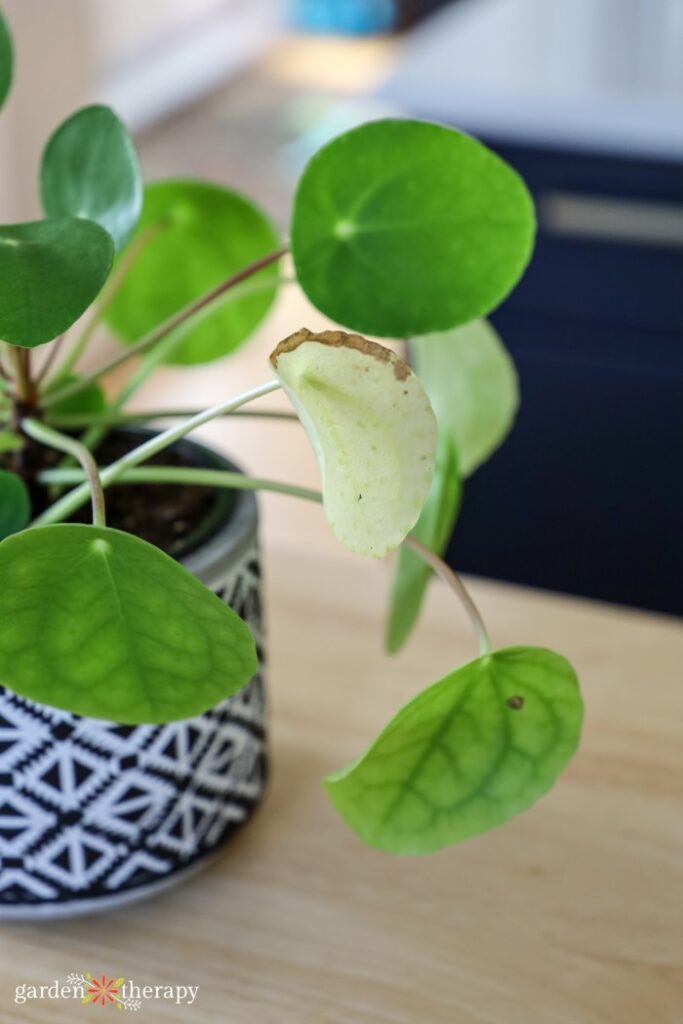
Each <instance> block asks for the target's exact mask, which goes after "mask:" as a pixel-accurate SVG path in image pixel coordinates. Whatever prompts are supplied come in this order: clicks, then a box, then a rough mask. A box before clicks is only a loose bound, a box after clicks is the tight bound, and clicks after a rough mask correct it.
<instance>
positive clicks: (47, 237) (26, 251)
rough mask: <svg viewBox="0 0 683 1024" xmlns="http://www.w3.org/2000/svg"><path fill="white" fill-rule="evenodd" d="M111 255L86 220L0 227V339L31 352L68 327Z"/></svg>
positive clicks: (106, 241) (107, 242)
mask: <svg viewBox="0 0 683 1024" xmlns="http://www.w3.org/2000/svg"><path fill="white" fill-rule="evenodd" d="M113 255H114V243H113V242H112V240H111V238H110V236H109V235H108V234H107V232H106V231H105V230H104V229H103V228H101V227H100V226H99V224H94V223H93V222H92V221H89V220H78V219H75V218H72V219H67V220H40V221H32V222H31V223H28V224H8V225H2V226H0V281H1V282H2V288H0V339H2V340H3V341H8V342H10V344H12V345H19V346H21V347H22V348H35V346H37V345H43V344H44V343H45V342H47V341H51V340H52V339H53V338H55V337H57V335H58V334H61V333H62V331H65V330H66V329H67V327H71V325H72V324H73V323H75V322H76V320H78V318H79V316H81V314H82V313H84V312H85V310H86V309H87V308H88V306H89V305H90V303H91V302H92V301H93V299H94V298H95V297H96V296H97V294H98V292H99V291H100V289H101V287H102V285H103V284H104V282H105V280H106V278H107V275H108V273H109V270H110V268H111V263H112V259H113Z"/></svg>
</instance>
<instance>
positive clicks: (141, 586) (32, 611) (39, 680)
mask: <svg viewBox="0 0 683 1024" xmlns="http://www.w3.org/2000/svg"><path fill="white" fill-rule="evenodd" d="M0 578H1V579H2V587H0V684H1V685H3V686H6V687H8V688H9V689H10V690H13V691H14V692H15V693H18V694H20V695H21V696H23V697H29V698H31V699H32V700H35V701H39V702H42V703H45V704H50V705H52V706H54V707H58V708H63V709H65V710H67V711H72V712H75V713H76V714H79V715H89V716H91V717H93V718H103V719H106V720H112V721H117V722H123V723H130V724H134V723H139V722H150V723H151V722H168V721H173V720H175V719H181V718H188V717H191V716H193V715H198V714H200V713H202V712H204V711H206V710H207V709H208V708H210V707H212V706H213V705H215V704H216V703H218V701H220V700H222V699H223V698H225V697H228V696H230V695H231V694H233V693H235V692H236V691H237V690H239V689H240V687H242V686H244V685H245V684H246V683H248V682H249V680H250V679H251V677H252V676H253V675H254V672H255V671H256V668H257V662H256V655H255V649H254V640H253V637H252V635H251V633H250V631H249V629H248V627H247V626H246V624H245V623H244V622H243V621H242V619H240V618H239V616H238V615H236V614H235V612H234V611H232V609H230V608H229V607H228V606H227V605H225V604H224V603H223V602H222V601H221V600H220V599H219V598H217V597H216V596H215V594H213V593H211V591H210V590H207V588H206V587H204V586H203V585H202V584H201V583H199V581H198V580H197V579H195V577H194V576H192V575H191V574H190V573H189V572H187V570H186V569H184V568H183V567H182V566H181V565H180V564H179V563H177V562H174V561H173V559H172V558H169V557H168V555H165V554H163V553H162V552H161V551H159V550H158V549H157V548H155V547H153V546H152V545H151V544H147V543H146V542H145V541H142V540H140V539H139V538H137V537H133V536H131V535H130V534H127V533H121V532H120V531H118V530H112V529H106V528H101V527H95V526H77V525H59V526H44V527H40V528H38V529H33V530H27V531H26V532H25V533H21V534H17V535H15V536H13V537H9V538H8V539H7V540H5V541H3V542H2V544H0Z"/></svg>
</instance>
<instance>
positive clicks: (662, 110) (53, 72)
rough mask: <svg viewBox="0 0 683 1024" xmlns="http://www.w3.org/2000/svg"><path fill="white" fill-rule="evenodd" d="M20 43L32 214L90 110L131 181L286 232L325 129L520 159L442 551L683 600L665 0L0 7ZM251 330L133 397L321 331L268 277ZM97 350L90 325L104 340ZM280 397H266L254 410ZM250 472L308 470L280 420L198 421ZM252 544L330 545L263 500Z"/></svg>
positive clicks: (667, 604) (679, 215) (681, 304)
mask: <svg viewBox="0 0 683 1024" xmlns="http://www.w3.org/2000/svg"><path fill="white" fill-rule="evenodd" d="M3 7H4V9H5V11H6V14H7V16H8V19H9V20H10V23H11V24H12V27H13V31H14V35H15V40H16V49H17V74H16V83H15V88H14V91H13V95H12V98H11V100H10V102H9V103H8V105H7V108H6V110H5V112H4V113H3V118H2V119H1V120H0V219H2V220H5V221H7V220H21V219H29V218H31V217H32V216H33V215H34V214H37V212H38V206H37V200H36V194H35V168H36V166H37V163H38V159H39V153H40V150H41V147H42V145H43V143H44V140H45V138H46V136H47V134H48V133H49V132H50V131H51V130H52V129H53V128H54V127H55V126H56V124H57V123H58V122H59V121H60V120H61V119H62V118H63V117H64V116H66V115H67V114H68V113H70V112H71V111H72V110H73V109H74V108H76V107H77V106H79V105H81V104H83V103H86V102H91V101H93V100H97V101H102V102H106V103H110V104H111V105H112V106H113V107H114V108H115V109H116V110H117V112H118V113H119V114H120V116H122V117H123V118H124V120H126V122H127V123H128V124H129V126H130V127H131V128H132V129H133V130H134V132H135V134H136V138H137V141H138V144H139V148H140V152H141V157H142V161H143V166H144V168H145V171H146V176H147V178H148V179H153V178H160V177H192V176H199V177H204V178H208V179H210V180H214V181H217V182H221V183H225V184H229V185H231V186H233V187H235V188H237V189H241V190H243V191H245V192H247V193H248V194H249V195H251V196H252V197H253V198H254V199H256V200H257V201H259V202H260V203H261V204H262V205H263V206H264V207H265V209H266V210H267V211H269V212H270V214H271V216H272V217H273V218H274V219H275V220H276V221H277V222H278V223H279V224H280V225H281V227H282V228H283V230H285V231H286V228H287V219H288V211H289V204H290V200H291V195H292V191H293V188H294V186H295V183H296V179H297V176H298V174H299V172H300V170H301V168H302V167H303V165H304V163H305V161H306V160H307V158H308V157H309V156H310V154H311V153H312V152H313V151H314V150H315V149H316V148H317V147H318V146H319V145H320V144H321V143H322V142H324V141H325V140H326V139H327V138H329V137H331V136H333V135H335V134H337V133H339V132H340V131H343V130H344V129H346V128H348V127H350V126H352V125H353V124H356V123H358V122H360V121H364V120H367V119H369V118H373V117H378V116H385V115H386V114H393V115H399V116H400V115H412V116H419V117H424V118H429V119H434V120H438V121H441V122H444V123H446V124H449V125H453V126H455V127H459V128H462V129H464V130H466V131H468V132H471V133H473V134H475V135H477V136H478V137H480V138H481V139H482V140H483V141H485V142H486V143H487V144H488V145H490V146H491V147H492V148H493V149H495V150H496V151H498V152H499V153H501V154H502V155H503V156H504V157H505V158H506V159H507V160H508V161H509V162H510V163H512V164H513V165H514V166H515V167H516V168H517V169H518V170H519V171H520V172H521V173H522V174H523V175H524V177H525V178H526V180H527V182H528V184H529V186H530V188H531V190H532V191H533V193H534V196H535V199H536V202H537V207H538V216H539V239H538V245H537V250H536V256H535V259H534V262H533V264H532V266H531V269H530V270H529V272H528V274H527V276H526V277H525V279H524V281H523V282H522V284H521V285H520V286H519V287H518V289H517V290H516V291H515V293H514V294H513V296H512V297H511V298H510V299H509V300H508V301H506V302H505V303H504V305H503V306H502V307H501V308H500V309H499V310H498V311H497V312H496V313H495V314H494V316H493V318H492V319H493V322H494V323H495V325H496V326H497V328H498V329H499V331H500V333H501V335H502V337H503V339H504V341H505V343H506V344H507V346H508V347H509V349H510V351H511V352H512V355H513V357H514V359H515V361H516V363H517V366H518V370H519V374H520V381H521V392H522V405H521V410H520V414H519V417H518V421H517V424H516V426H515V429H514V430H513V433H512V435H511V436H510V438H509V439H508V441H507V442H506V444H505V445H504V446H503V448H501V450H500V451H499V452H498V453H496V454H495V455H494V457H493V458H492V459H491V461H490V462H489V463H488V464H486V465H485V466H483V467H482V468H481V469H480V470H479V471H478V472H477V473H476V474H475V476H474V477H473V478H472V479H471V481H468V485H467V488H466V495H465V503H464V510H463V512H462V515H461V519H460V522H459V524H458V526H457V529H456V532H455V535H454V537H453V540H452V543H451V549H450V557H451V559H452V561H453V563H454V564H456V565H457V566H458V568H460V569H463V570H465V571H468V572H472V573H477V574H481V575H485V576H492V577H495V578H498V579H503V580H509V581H512V582H521V583H527V584H531V585H534V586H540V587H545V588H550V589H554V590H560V591H564V592H568V593H575V594H581V595H585V596H588V597H593V598H597V599H602V600H609V601H617V602H621V603H624V604H630V605H636V606H640V607H643V608H650V609H657V610H661V611H666V612H679V613H680V612H681V611H683V604H682V601H683V598H682V592H683V591H682V588H681V578H683V543H682V538H681V521H682V518H683V517H682V515H681V513H682V510H683V491H682V487H683V484H682V481H683V0H453V2H443V0H442V2H439V0H290V2H288V3H285V2H278V0H145V2H144V3H141V2H140V0H60V2H59V3H54V2H53V0H4V2H3ZM285 291H286V294H283V297H282V299H281V300H280V302H279V303H278V306H277V308H276V309H275V311H274V313H273V314H272V316H271V317H270V319H269V321H268V322H267V323H266V325H265V326H264V327H263V328H262V329H261V330H260V331H259V334H258V337H257V338H256V339H255V341H254V343H253V344H250V345H248V346H246V347H245V348H243V349H242V350H241V351H240V352H239V353H237V354H236V355H235V356H234V357H232V358H231V359H229V360H227V361H225V362H223V363H219V364H216V365H214V366H212V367H209V368H203V369H193V370H190V371H187V370H183V371H182V373H180V372H179V371H178V370H172V369H167V370H163V371H162V372H161V373H160V375H159V376H158V378H157V379H156V380H155V381H154V382H153V383H150V384H149V385H148V387H147V388H146V390H144V391H143V392H142V393H141V394H140V395H139V396H138V398H137V399H136V400H137V402H138V406H139V407H140V408H151V407H155V408H158V407H159V406H160V405H162V404H163V403H167V405H164V407H169V406H171V405H181V406H187V405H191V406H197V407H198V406H201V405H202V404H204V403H208V402H210V401H213V400H217V399H218V397H219V396H221V395H224V394H225V392H226V388H227V387H230V389H231V390H232V389H233V387H239V386H241V385H242V384H247V385H250V384H255V383H258V382H260V381H261V380H263V379H264V376H265V374H266V373H267V367H266V357H267V354H268V352H269V351H270V349H271V348H272V347H273V346H274V344H275V343H276V342H277V341H278V340H279V339H280V338H281V337H283V336H284V335H286V334H289V333H291V332H292V331H293V330H295V329H297V328H298V327H300V326H302V325H303V324H305V325H306V326H308V327H310V328H311V329H314V330H315V329H320V328H322V327H324V326H325V322H324V318H323V317H322V316H321V314H319V313H317V312H316V311H314V310H312V309H311V308H310V307H309V306H308V305H307V304H306V302H305V300H304V299H303V297H302V296H301V295H300V294H299V293H298V292H296V290H295V289H286V290H285ZM102 344H103V345H108V344H112V342H111V340H107V339H106V338H103V339H102ZM276 404H277V403H276V402H273V405H274V406H275V405H276ZM207 432H208V436H209V437H213V438H214V440H216V441H218V442H219V443H220V444H221V445H223V446H226V447H228V448H229V449H230V450H231V451H232V452H233V453H236V455H237V458H238V460H239V461H241V462H243V463H246V464H247V466H248V468H249V469H250V470H252V471H253V472H258V473H260V474H261V475H268V474H270V475H273V476H278V477H280V478H287V477H290V478H296V479H298V480H300V481H302V482H305V483H315V479H316V470H315V467H314V465H313V460H312V457H311V456H310V453H309V452H308V450H307V446H306V443H305V441H304V440H303V439H302V438H301V437H300V434H299V433H298V432H297V428H295V427H292V428H290V427H285V428H283V429H279V430H278V431H277V433H273V431H272V427H270V426H268V425H265V424H263V423H260V424H259V423H247V422H245V421H241V422H239V423H230V424H227V425H226V424H220V425H218V426H217V425H212V426H211V427H210V428H207ZM265 509H266V527H267V532H268V535H269V537H270V538H271V539H272V540H275V541H277V542H279V543H288V544H296V543H297V538H299V541H298V542H300V543H303V542H304V540H305V543H306V544H307V545H309V546H310V545H311V544H316V543H319V544H321V545H326V544H328V543H331V542H330V541H329V538H328V537H327V532H326V529H325V527H324V525H323V524H322V523H321V521H320V519H321V517H320V514H319V512H318V510H316V509H309V508H305V509H301V508H299V507H297V508H296V510H295V511H294V512H293V511H292V510H291V508H290V506H289V505H288V504H287V499H281V498H269V499H268V500H267V502H266V503H265Z"/></svg>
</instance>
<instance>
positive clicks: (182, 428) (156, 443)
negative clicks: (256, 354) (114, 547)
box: [33, 380, 281, 526]
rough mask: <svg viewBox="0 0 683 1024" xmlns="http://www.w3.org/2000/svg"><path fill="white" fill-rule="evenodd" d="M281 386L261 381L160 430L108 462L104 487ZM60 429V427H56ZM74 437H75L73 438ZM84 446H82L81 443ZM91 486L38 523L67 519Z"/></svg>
mask: <svg viewBox="0 0 683 1024" xmlns="http://www.w3.org/2000/svg"><path fill="white" fill-rule="evenodd" d="M280 387H281V384H280V382H279V381H277V380H271V381H268V382H267V383H266V384H261V385H260V386H259V387H257V388H252V390H251V391H245V392H244V393H243V394H241V395H237V396H236V397H235V398H230V399H228V400H227V401H226V402H221V403H220V404H219V405H214V406H212V407H211V408H210V409H206V410H205V411H204V412H200V413H197V415H196V416H192V417H191V418H190V419H188V420H184V421H183V422H182V423H179V424H178V425H177V426H175V427H169V428H168V430H164V431H163V432H162V433H161V434H157V435H156V436H155V437H151V438H150V439H149V441H145V442H144V444H141V445H139V446H138V447H137V448H134V449H133V450H132V451H130V452H127V453H126V455H123V456H122V457H121V458H120V459H117V461H116V462H112V464H111V465H110V466H107V467H106V468H105V469H103V470H102V472H101V474H100V481H101V483H102V485H103V486H104V487H106V486H107V485H108V484H110V483H113V482H114V481H115V480H118V478H119V477H120V476H121V474H122V473H123V472H124V471H125V470H127V469H132V468H133V467H134V466H138V465H139V464H140V463H141V462H144V461H145V460H146V459H150V458H151V457H152V456H153V455H156V454H157V452H160V451H163V449H164V448H168V447H169V445H172V444H174V443H175V442H176V441H179V440H180V439H181V438H183V437H185V436H186V435H187V434H189V433H191V432H192V431H193V430H196V428H197V427H201V426H202V425H203V424H204V423H208V422H209V421H210V420H213V419H216V417H218V416H224V415H225V414H226V413H229V412H232V411H233V410H235V409H239V408H240V406H242V405H246V404H247V403H248V402H252V401H254V400H255V399H256V398H261V397H262V396H263V395H269V394H270V393H271V392H272V391H277V389H278V388H280ZM55 433H56V431H55ZM69 440H71V438H70V439H69ZM77 443H78V442H77ZM80 447H82V446H80ZM88 493H89V488H88V486H87V484H81V485H80V486H79V487H76V488H74V490H73V491H69V493H68V494H65V495H64V497H63V498H60V499H59V501H57V502H55V504H54V505H52V506H51V507H50V508H49V509H47V510H46V511H45V512H43V514H42V515H41V516H38V518H37V519H35V520H34V522H33V525H34V526H44V525H46V524H47V523H59V522H61V521H62V520H63V519H66V518H67V517H68V516H70V515H71V513H72V512H75V511H76V509H77V508H80V506H81V505H82V504H83V502H84V501H87V499H88Z"/></svg>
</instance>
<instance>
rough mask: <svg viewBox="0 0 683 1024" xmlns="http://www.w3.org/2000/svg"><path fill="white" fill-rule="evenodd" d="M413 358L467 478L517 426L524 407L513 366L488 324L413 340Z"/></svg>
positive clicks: (474, 324) (479, 322) (476, 322)
mask: <svg viewBox="0 0 683 1024" xmlns="http://www.w3.org/2000/svg"><path fill="white" fill-rule="evenodd" d="M411 352H412V355H413V364H414V366H415V372H416V373H417V374H418V376H419V377H420V380H421V381H422V383H423V385H424V387H425V390H426V392H427V394H428V395H429V398H430V400H431V403H432V406H433V408H434V411H435V413H436V418H437V419H438V421H439V427H440V428H441V429H442V430H445V431H448V432H449V433H450V434H451V437H452V439H453V443H454V445H455V447H456V449H457V452H458V461H459V464H460V471H461V473H462V475H463V477H467V476H469V475H470V474H471V473H472V472H473V471H474V470H475V469H476V468H477V466H479V465H481V463H482V462H484V461H485V460H486V459H487V458H488V457H489V455H491V454H492V452H494V451H495V449H496V448H497V447H498V446H499V445H500V444H501V442H502V441H503V440H504V438H505V436H506V435H507V433H508V431H509V430H510V428H511V426H512V424H513V423H514V419H515V415H516V413H517V408H518V406H519V387H518V384H517V373H516V371H515V366H514V363H513V362H512V359H511V358H510V355H509V353H508V351H507V349H506V348H505V346H504V345H503V343H502V341H501V340H500V338H499V337H498V335H497V334H496V332H495V330H494V329H493V327H492V326H491V325H490V324H489V323H487V322H486V321H485V320H477V321H474V322H473V323H471V324H465V325H464V326H463V327H457V328H455V329H454V330H452V331H446V332H444V333H443V334H428V335H424V336H423V337H420V338H414V339H413V341H412V342H411Z"/></svg>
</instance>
